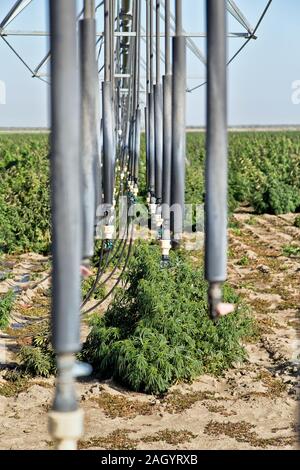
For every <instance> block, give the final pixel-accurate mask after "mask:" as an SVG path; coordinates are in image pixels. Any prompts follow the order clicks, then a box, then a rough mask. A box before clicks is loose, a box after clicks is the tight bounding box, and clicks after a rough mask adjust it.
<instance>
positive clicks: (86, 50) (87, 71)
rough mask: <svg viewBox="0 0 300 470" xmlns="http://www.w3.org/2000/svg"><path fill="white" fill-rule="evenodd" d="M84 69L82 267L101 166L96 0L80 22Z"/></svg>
mask: <svg viewBox="0 0 300 470" xmlns="http://www.w3.org/2000/svg"><path fill="white" fill-rule="evenodd" d="M79 26H80V70H81V135H82V137H81V158H82V170H83V171H82V176H83V177H82V181H83V243H82V255H83V264H87V265H88V264H89V260H90V258H91V257H92V256H93V254H94V233H95V217H96V205H97V203H96V184H97V186H98V181H95V169H96V168H97V165H98V164H99V148H98V133H99V129H98V126H97V124H98V119H97V99H98V78H97V62H96V48H95V44H96V20H95V0H85V3H84V19H83V20H80V23H79Z"/></svg>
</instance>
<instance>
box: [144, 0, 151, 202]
mask: <svg viewBox="0 0 300 470" xmlns="http://www.w3.org/2000/svg"><path fill="white" fill-rule="evenodd" d="M149 94H150V11H149V0H147V1H146V106H145V139H146V169H147V203H148V204H150V202H151V189H150V185H151V183H150V181H151V176H150V175H151V168H150V112H149V103H150V100H149Z"/></svg>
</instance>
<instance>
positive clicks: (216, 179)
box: [205, 0, 227, 319]
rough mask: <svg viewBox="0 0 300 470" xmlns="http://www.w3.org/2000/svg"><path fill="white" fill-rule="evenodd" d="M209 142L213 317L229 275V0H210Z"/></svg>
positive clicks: (208, 262) (208, 257)
mask: <svg viewBox="0 0 300 470" xmlns="http://www.w3.org/2000/svg"><path fill="white" fill-rule="evenodd" d="M206 15H207V58H208V62H207V142H206V169H205V181H206V200H205V224H206V230H205V276H206V279H207V281H208V283H209V288H208V300H209V311H210V316H211V318H212V319H216V318H217V317H218V316H219V315H220V312H219V306H220V305H222V284H223V283H224V281H225V280H226V278H227V68H226V56H227V47H226V44H227V38H226V2H225V1H220V0H207V1H206Z"/></svg>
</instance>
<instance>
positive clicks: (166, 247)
mask: <svg viewBox="0 0 300 470" xmlns="http://www.w3.org/2000/svg"><path fill="white" fill-rule="evenodd" d="M160 246H161V249H162V256H163V257H165V256H167V257H169V254H170V251H171V248H172V245H171V240H161V241H160Z"/></svg>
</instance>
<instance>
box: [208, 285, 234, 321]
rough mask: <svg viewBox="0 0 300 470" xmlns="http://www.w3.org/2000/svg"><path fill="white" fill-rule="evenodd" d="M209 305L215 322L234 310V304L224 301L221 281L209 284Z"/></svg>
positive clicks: (211, 316) (210, 313)
mask: <svg viewBox="0 0 300 470" xmlns="http://www.w3.org/2000/svg"><path fill="white" fill-rule="evenodd" d="M208 306H209V315H210V318H211V319H212V320H213V321H214V322H216V321H218V320H219V319H220V318H221V317H225V316H226V315H228V314H229V313H232V312H233V311H234V305H232V304H228V303H224V302H223V294H222V283H221V282H211V283H210V284H209V287H208Z"/></svg>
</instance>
